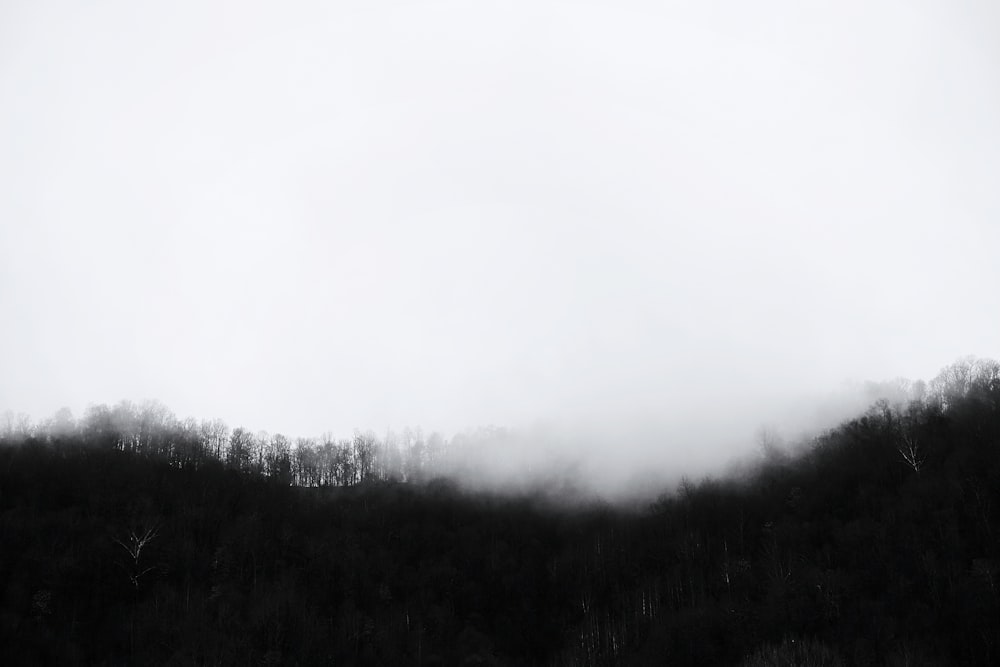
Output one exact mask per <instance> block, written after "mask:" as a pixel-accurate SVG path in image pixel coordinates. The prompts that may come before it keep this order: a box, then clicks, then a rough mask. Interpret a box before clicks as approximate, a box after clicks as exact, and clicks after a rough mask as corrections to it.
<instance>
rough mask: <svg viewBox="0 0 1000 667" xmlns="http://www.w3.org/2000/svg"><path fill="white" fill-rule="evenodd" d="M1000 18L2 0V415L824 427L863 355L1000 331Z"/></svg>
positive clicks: (263, 422)
mask: <svg viewBox="0 0 1000 667" xmlns="http://www.w3.org/2000/svg"><path fill="white" fill-rule="evenodd" d="M998 26H1000V6H998V5H996V3H989V2H971V1H969V2H962V1H954V0H950V1H948V2H945V1H944V0H929V1H928V2H922V3H916V4H915V3H903V2H885V1H880V0H879V1H875V2H871V1H869V2H864V3H862V2H843V1H841V2H824V3H800V2H791V1H787V2H784V1H776V0H765V1H764V2H758V3H737V2H698V3H695V2H662V3H653V2H632V1H626V2H620V3H614V6H613V7H612V6H611V3H593V2H572V3H571V2H555V1H553V0H532V2H516V1H515V2H503V3H501V2H407V3H401V2H389V1H386V0H379V1H375V2H371V1H369V2H364V3H362V2H303V1H299V0H292V1H289V2H283V3H262V2H240V3H236V2H222V1H220V2H208V3H206V2H197V3H196V2H193V1H188V0H180V1H174V2H169V3H168V2H144V3H134V2H124V1H105V2H97V3H72V2H65V1H63V2H58V1H53V2H47V3H39V2H29V1H28V0H6V1H5V2H4V3H2V4H0V313H2V321H3V324H2V326H0V410H4V409H11V410H14V411H24V412H28V413H30V414H32V415H34V416H36V417H43V416H47V415H50V414H52V413H53V412H54V411H55V410H56V409H57V408H59V407H61V406H69V407H70V408H71V409H72V410H73V411H74V413H75V414H77V415H80V414H82V412H83V411H84V409H85V408H86V406H87V405H88V404H91V403H114V402H117V401H118V400H120V399H122V398H131V399H133V400H140V399H143V398H147V397H148V398H156V399H159V400H161V401H163V402H164V403H165V404H166V405H168V406H170V407H171V408H172V409H173V410H174V411H176V412H177V413H178V414H182V415H188V414H190V415H196V416H198V417H205V418H212V417H220V418H223V419H225V420H226V421H227V422H229V423H230V424H231V425H237V424H245V425H247V426H249V427H251V428H265V429H268V430H271V431H281V432H284V433H288V434H292V435H311V434H319V433H321V432H324V431H333V432H335V433H342V434H348V433H350V432H351V431H352V430H353V429H354V428H362V429H374V430H375V431H377V432H383V431H384V430H385V429H387V428H393V429H399V428H402V427H404V426H407V425H422V426H423V428H424V430H425V431H433V430H436V431H440V432H442V433H444V434H446V435H447V436H448V437H451V436H453V435H454V434H457V433H462V432H463V431H466V430H468V429H475V428H477V427H480V426H488V425H496V426H502V427H507V428H511V429H515V430H516V431H517V432H518V433H528V434H533V435H532V436H531V438H530V439H529V440H528V441H527V442H529V443H531V444H528V445H525V446H523V447H520V448H516V447H512V448H511V449H510V452H511V454H510V457H509V458H508V459H507V460H506V463H505V462H504V461H498V462H495V465H496V466H497V469H498V470H502V469H503V466H504V465H507V464H509V463H510V461H521V460H523V459H524V457H529V458H530V456H532V455H537V451H538V450H540V449H544V448H543V447H542V446H541V445H540V444H539V443H545V445H546V447H554V448H555V449H556V450H557V452H558V456H557V457H556V458H557V459H559V458H560V457H563V455H564V453H565V456H566V457H569V458H574V457H575V459H579V460H580V461H582V463H581V465H583V466H584V467H586V468H587V469H588V470H592V471H595V472H594V474H593V475H590V477H591V478H594V479H597V478H606V479H615V480H622V479H633V478H635V475H642V474H646V473H650V472H651V471H652V472H655V471H660V470H670V471H677V470H682V469H683V470H707V469H710V468H711V467H712V466H719V465H723V464H724V463H725V462H727V461H729V460H731V459H732V458H733V457H734V456H738V455H740V454H741V453H744V452H747V451H751V450H752V448H753V438H754V436H753V434H754V432H755V430H756V429H757V428H758V427H759V426H760V425H762V424H776V425H779V426H778V428H779V429H780V430H782V431H784V432H787V433H789V434H793V433H797V432H799V431H800V430H805V429H808V428H820V427H822V426H823V425H825V424H826V423H827V422H829V421H830V420H831V419H834V418H839V416H841V415H842V414H843V413H844V411H845V410H846V408H844V407H843V406H845V405H850V406H853V405H854V404H855V403H852V401H854V399H852V398H844V396H845V392H846V393H847V394H850V390H848V389H845V387H849V386H851V385H850V383H851V382H854V383H857V382H861V381H863V380H867V379H877V380H882V379H890V378H894V377H897V376H905V377H910V378H925V379H929V378H930V377H933V376H934V375H935V374H936V373H937V371H938V370H939V369H940V368H941V367H942V366H944V365H946V364H948V363H950V362H951V361H953V360H954V359H956V358H957V357H959V356H962V355H965V354H978V355H982V356H992V357H1000V342H998V338H997V331H1000V296H998V294H1000V291H998V289H997V285H1000V262H998V261H997V256H996V253H997V250H996V249H997V247H998V245H997V244H998V242H1000V224H998V221H1000V188H997V182H998V177H1000V121H998V119H1000V76H998V74H1000V71H998V70H1000V39H998V37H1000V35H998V30H1000V28H998ZM855 402H856V401H855ZM830 406H837V407H834V408H831V407H830ZM852 409H853V408H852ZM525 452H528V454H526V453H525ZM515 454H516V456H515ZM602 476H603V477H602Z"/></svg>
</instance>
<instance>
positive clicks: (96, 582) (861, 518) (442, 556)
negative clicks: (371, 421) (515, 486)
mask: <svg viewBox="0 0 1000 667" xmlns="http://www.w3.org/2000/svg"><path fill="white" fill-rule="evenodd" d="M102 414H104V413H102ZM106 416H107V417H108V418H107V419H106V420H105V421H103V422H101V421H99V420H97V418H96V417H95V416H94V415H93V414H92V415H89V418H88V419H86V420H82V421H81V422H80V423H76V422H74V421H72V420H71V419H69V418H66V416H65V415H64V416H63V417H62V418H59V417H58V416H57V418H56V419H54V420H52V421H51V422H49V423H47V424H45V425H41V426H36V427H30V426H29V425H27V424H24V423H22V424H20V425H18V426H17V427H15V425H14V423H13V422H9V424H8V428H7V429H6V431H5V432H4V434H3V443H2V446H0V654H2V655H3V656H4V663H5V664H9V665H22V664H23V665H36V664H53V665H102V664H104V665H118V664H141V665H146V664H171V665H229V664H241V665H251V664H261V665H264V664H285V665H295V664H299V665H318V664H336V665H463V664H465V665H611V664H623V665H662V664H670V665H747V666H751V665H752V666H757V665H786V664H813V665H953V664H969V665H990V664H995V663H996V662H998V661H1000V542H998V539H1000V517H998V510H997V508H1000V365H998V364H996V363H995V362H990V361H985V360H964V361H961V362H958V363H956V364H954V365H953V366H950V367H949V368H947V369H945V370H944V371H943V372H942V374H941V375H940V376H939V377H938V378H936V379H935V380H934V381H932V382H931V383H929V384H928V385H926V386H925V385H923V384H922V383H919V384H917V385H914V386H913V388H912V391H911V392H910V395H909V396H908V397H907V399H906V400H905V401H898V402H892V401H889V400H884V401H880V402H878V403H876V404H875V405H873V406H872V408H871V409H870V410H868V412H866V413H865V414H864V415H861V416H859V417H857V418H856V419H853V420H851V421H849V422H846V423H844V424H842V425H841V426H839V427H837V428H835V429H833V430H831V431H829V432H828V433H826V434H824V435H823V436H821V437H818V438H816V439H815V440H812V441H810V442H808V443H802V444H801V445H800V446H799V447H797V448H796V449H795V450H794V451H792V452H784V451H769V452H768V453H767V456H766V457H765V458H764V459H763V460H762V462H761V463H760V464H759V466H758V467H757V468H755V469H754V470H753V471H752V472H750V473H747V474H745V475H743V476H740V477H738V478H737V477H727V478H717V479H706V480H703V481H700V482H697V483H695V482H686V483H684V484H683V485H681V487H680V488H679V489H677V490H676V491H675V492H670V493H666V494H664V495H663V496H662V497H661V498H660V499H659V500H658V501H657V502H655V503H653V504H651V505H650V506H648V507H646V508H644V509H642V510H641V511H635V510H633V509H628V510H626V509H623V508H617V507H614V506H611V505H607V504H601V503H597V502H594V503H589V504H583V505H581V506H579V507H573V508H569V507H566V506H553V505H552V504H551V503H550V502H549V499H547V498H543V497H539V496H537V495H533V494H531V493H527V492H526V493H521V494H518V495H511V496H503V495H498V494H484V493H479V494H477V493H474V492H471V491H469V490H466V489H463V488H461V487H459V486H458V485H457V484H455V483H454V482H451V481H449V480H447V479H440V478H438V479H435V478H433V477H432V476H431V475H429V474H423V473H422V472H421V471H422V470H423V468H421V466H420V462H421V461H423V460H425V459H426V456H425V453H426V450H429V449H432V448H431V447H430V446H428V443H427V442H424V441H420V447H421V450H420V452H418V456H416V458H414V455H412V453H411V450H410V449H407V448H399V447H397V448H396V449H395V450H393V449H392V448H391V447H386V446H385V443H379V442H377V441H374V440H373V441H370V442H369V441H367V440H365V436H364V435H363V434H362V435H361V436H359V437H360V440H359V439H358V438H356V439H355V440H354V441H351V442H346V443H340V444H339V445H338V443H335V442H334V443H327V445H328V446H327V447H325V451H324V446H323V445H322V444H318V443H311V444H310V443H304V445H305V450H303V449H301V448H296V447H293V446H292V444H291V443H289V442H288V441H287V440H286V439H281V440H279V439H277V438H276V437H271V438H269V439H261V438H254V437H251V436H249V435H248V434H246V432H245V431H243V430H242V429H236V430H235V431H233V432H232V434H227V436H228V437H222V436H221V435H219V434H216V435H217V436H218V437H217V438H216V440H215V441H214V446H213V440H212V439H211V436H210V431H211V429H209V430H208V431H204V430H199V429H198V428H196V427H195V426H192V425H188V426H189V427H188V428H187V430H186V431H185V430H184V429H183V428H182V426H183V424H174V425H172V426H171V427H170V428H165V427H163V426H162V422H161V426H159V427H157V428H153V429H150V428H144V427H142V424H140V423H139V422H136V425H135V428H134V429H133V430H132V431H126V430H123V428H122V422H121V421H120V420H118V421H116V420H115V419H113V418H112V417H113V411H111V410H108V411H107V413H106ZM720 418H724V415H720ZM184 433H188V436H187V437H185V436H183V434H184ZM205 433H209V435H208V436H206V435H205ZM220 433H221V431H220ZM199 434H201V435H199ZM359 443H360V444H359ZM265 445H268V446H265ZM213 447H214V448H213ZM309 447H312V448H313V449H312V450H309ZM303 451H305V454H303ZM393 451H395V454H393ZM309 457H313V458H309ZM421 457H423V458H421Z"/></svg>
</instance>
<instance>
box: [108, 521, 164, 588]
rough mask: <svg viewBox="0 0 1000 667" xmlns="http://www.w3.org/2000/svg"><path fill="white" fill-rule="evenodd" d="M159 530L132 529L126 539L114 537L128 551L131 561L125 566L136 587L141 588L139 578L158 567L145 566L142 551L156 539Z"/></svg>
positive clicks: (130, 579)
mask: <svg viewBox="0 0 1000 667" xmlns="http://www.w3.org/2000/svg"><path fill="white" fill-rule="evenodd" d="M156 536H157V530H156V528H149V529H147V530H145V531H143V530H141V529H139V530H130V531H129V532H128V535H127V536H126V538H125V539H124V540H119V539H118V538H112V539H114V541H115V542H116V543H117V544H118V545H119V546H121V548H122V549H124V550H125V552H126V553H128V556H129V562H128V565H127V566H126V567H125V570H126V572H127V573H128V578H129V581H131V582H132V585H133V586H135V588H136V589H138V588H139V580H140V579H142V577H144V576H145V575H147V574H149V573H150V572H152V571H153V570H155V569H156V566H153V565H150V566H148V567H143V563H142V552H143V550H145V549H146V547H147V546H148V545H149V543H150V542H152V541H153V540H154V539H156Z"/></svg>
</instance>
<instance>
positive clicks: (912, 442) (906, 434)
mask: <svg viewBox="0 0 1000 667" xmlns="http://www.w3.org/2000/svg"><path fill="white" fill-rule="evenodd" d="M896 451H898V452H899V455H900V456H902V457H903V461H905V462H906V464H907V465H908V466H910V467H911V468H913V472H916V473H919V472H920V469H921V468H923V467H924V461H926V456H925V455H924V452H923V449H922V448H921V447H920V441H919V439H918V438H917V434H916V433H914V430H913V428H911V427H909V426H903V428H901V429H900V432H899V436H898V439H897V442H896Z"/></svg>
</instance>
